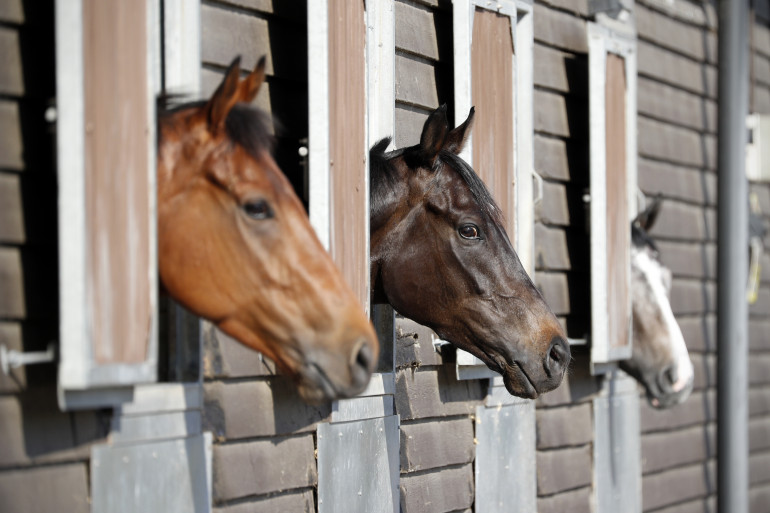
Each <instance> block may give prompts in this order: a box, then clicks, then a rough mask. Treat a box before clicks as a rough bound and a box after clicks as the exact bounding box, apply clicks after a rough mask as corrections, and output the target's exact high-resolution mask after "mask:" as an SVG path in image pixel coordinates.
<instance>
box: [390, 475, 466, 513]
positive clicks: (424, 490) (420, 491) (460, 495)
mask: <svg viewBox="0 0 770 513" xmlns="http://www.w3.org/2000/svg"><path fill="white" fill-rule="evenodd" d="M473 479H474V478H473V465H470V464H469V465H463V466H461V467H445V468H442V469H437V470H433V471H429V472H425V473H419V474H415V475H405V476H402V477H401V484H400V489H401V511H402V513H415V512H417V513H422V512H425V511H456V510H463V509H466V508H470V507H471V505H472V504H473V482H474V481H473Z"/></svg>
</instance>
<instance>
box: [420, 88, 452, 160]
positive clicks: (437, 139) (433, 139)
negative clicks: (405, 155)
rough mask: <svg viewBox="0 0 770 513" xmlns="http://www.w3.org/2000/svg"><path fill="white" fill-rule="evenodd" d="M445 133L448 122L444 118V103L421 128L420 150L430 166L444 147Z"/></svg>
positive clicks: (447, 128)
mask: <svg viewBox="0 0 770 513" xmlns="http://www.w3.org/2000/svg"><path fill="white" fill-rule="evenodd" d="M447 132H449V121H447V118H446V103H445V104H444V105H442V106H441V107H439V108H438V109H436V110H434V111H433V112H432V113H431V115H430V116H428V119H427V120H426V121H425V124H424V125H423V127H422V135H421V136H420V149H422V152H423V154H424V155H425V157H426V158H427V159H428V160H429V161H430V163H431V165H433V163H434V162H435V160H436V156H437V155H438V152H439V151H441V148H443V147H444V141H446V137H447Z"/></svg>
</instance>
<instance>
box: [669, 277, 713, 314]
mask: <svg viewBox="0 0 770 513" xmlns="http://www.w3.org/2000/svg"><path fill="white" fill-rule="evenodd" d="M716 299H717V296H716V285H715V284H714V283H711V282H706V281H700V280H687V279H678V278H674V280H673V286H672V287H671V299H670V301H671V309H672V310H673V311H674V314H676V315H683V314H687V315H693V314H704V313H710V312H715V311H716Z"/></svg>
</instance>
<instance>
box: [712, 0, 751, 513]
mask: <svg viewBox="0 0 770 513" xmlns="http://www.w3.org/2000/svg"><path fill="white" fill-rule="evenodd" d="M748 34H749V31H748V1H747V0H721V1H720V3H719V139H718V154H719V161H718V166H719V168H718V173H719V178H718V183H719V207H718V215H717V218H718V222H717V225H718V226H717V231H718V249H717V251H718V288H719V296H718V304H717V308H718V333H717V352H718V358H717V375H718V394H717V422H718V423H717V456H718V461H717V483H718V488H717V493H718V497H717V500H718V505H719V511H720V512H723V513H728V512H729V513H746V512H747V511H748V483H749V479H748V450H749V444H748V378H747V376H748V304H747V301H746V283H747V279H748V241H749V239H748V227H749V218H748V215H749V209H748V182H747V179H746V173H745V151H746V116H747V114H748V76H749V75H748V56H749V45H748Z"/></svg>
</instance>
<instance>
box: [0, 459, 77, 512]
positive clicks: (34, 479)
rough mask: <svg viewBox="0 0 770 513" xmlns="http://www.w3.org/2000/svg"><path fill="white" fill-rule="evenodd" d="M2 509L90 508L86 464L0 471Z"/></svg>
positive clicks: (58, 510)
mask: <svg viewBox="0 0 770 513" xmlns="http://www.w3.org/2000/svg"><path fill="white" fill-rule="evenodd" d="M0 497H2V504H3V511H9V512H10V511H19V512H22V511H30V512H31V511H56V512H57V513H87V512H88V511H91V504H90V501H89V498H90V497H89V493H88V466H87V465H86V463H85V462H83V463H71V464H68V465H57V466H52V467H41V468H33V469H25V470H19V469H17V470H11V471H6V472H0Z"/></svg>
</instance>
